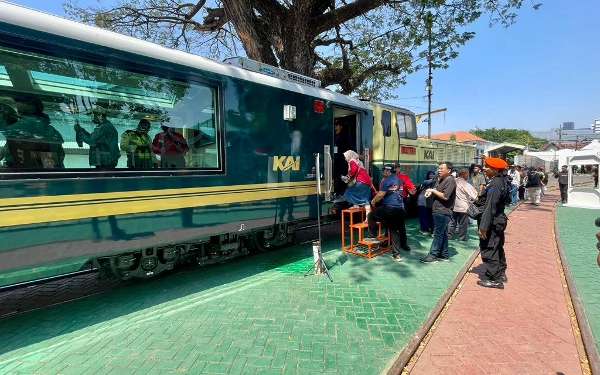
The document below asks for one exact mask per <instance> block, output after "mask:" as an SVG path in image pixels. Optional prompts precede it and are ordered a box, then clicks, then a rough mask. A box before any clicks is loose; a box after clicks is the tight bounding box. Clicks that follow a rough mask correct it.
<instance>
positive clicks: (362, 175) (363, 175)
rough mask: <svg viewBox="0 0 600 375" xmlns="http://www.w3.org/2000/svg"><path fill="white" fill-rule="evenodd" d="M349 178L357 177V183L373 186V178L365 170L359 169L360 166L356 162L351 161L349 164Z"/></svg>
mask: <svg viewBox="0 0 600 375" xmlns="http://www.w3.org/2000/svg"><path fill="white" fill-rule="evenodd" d="M348 169H349V170H348V177H350V178H352V177H354V175H356V174H357V173H358V175H356V181H360V182H362V183H363V184H367V185H371V177H369V174H368V173H367V171H366V170H365V169H364V168H359V166H358V164H356V162H355V161H354V160H350V162H349V163H348Z"/></svg>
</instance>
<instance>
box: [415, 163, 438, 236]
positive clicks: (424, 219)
mask: <svg viewBox="0 0 600 375" xmlns="http://www.w3.org/2000/svg"><path fill="white" fill-rule="evenodd" d="M434 184H435V172H434V171H427V174H426V175H425V180H424V181H423V182H422V183H421V186H420V187H419V196H418V197H417V206H418V209H419V224H420V226H421V228H420V229H419V232H421V234H427V235H429V234H431V233H433V214H432V212H431V205H430V204H428V202H427V198H426V197H425V191H426V190H427V189H428V188H430V187H433V185H434Z"/></svg>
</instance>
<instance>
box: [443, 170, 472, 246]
mask: <svg viewBox="0 0 600 375" xmlns="http://www.w3.org/2000/svg"><path fill="white" fill-rule="evenodd" d="M467 178H469V170H468V169H467V168H461V169H460V170H459V171H458V176H457V177H456V201H455V202H454V209H453V210H452V211H453V213H452V218H451V220H450V223H448V238H452V237H454V233H455V231H457V232H458V241H460V242H463V241H466V240H467V227H468V226H469V217H468V216H467V208H468V207H469V202H471V201H472V200H473V199H475V198H477V191H476V190H475V188H474V187H473V185H471V184H469V183H468V182H467V181H466V179H467Z"/></svg>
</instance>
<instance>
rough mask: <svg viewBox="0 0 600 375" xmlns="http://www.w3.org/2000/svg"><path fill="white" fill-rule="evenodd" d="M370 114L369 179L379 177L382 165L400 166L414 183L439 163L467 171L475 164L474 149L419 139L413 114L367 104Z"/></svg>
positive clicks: (450, 143) (382, 105) (461, 145)
mask: <svg viewBox="0 0 600 375" xmlns="http://www.w3.org/2000/svg"><path fill="white" fill-rule="evenodd" d="M367 105H368V106H369V108H371V110H372V111H373V132H372V133H373V144H372V151H371V154H372V156H371V161H372V166H373V168H372V169H371V175H372V176H373V177H374V179H375V180H376V181H378V178H380V177H381V172H380V169H381V167H382V166H383V165H384V164H388V163H393V164H397V165H399V166H400V172H403V173H406V174H407V175H409V177H410V178H411V180H412V181H413V182H415V183H420V182H422V180H423V178H424V176H425V174H426V172H427V171H429V170H437V165H438V163H441V162H444V161H449V162H452V163H453V164H454V166H455V167H457V168H458V167H463V166H464V167H470V165H471V163H473V161H474V160H475V146H473V145H469V144H461V143H457V142H452V141H442V140H436V139H429V138H423V137H419V136H418V132H417V124H416V122H415V114H414V113H413V112H411V111H409V110H407V109H405V108H401V107H397V106H392V105H389V104H385V103H377V102H367Z"/></svg>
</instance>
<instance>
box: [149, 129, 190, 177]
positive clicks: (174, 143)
mask: <svg viewBox="0 0 600 375" xmlns="http://www.w3.org/2000/svg"><path fill="white" fill-rule="evenodd" d="M161 129H162V130H163V131H162V132H160V133H158V134H156V135H155V136H154V140H153V141H152V151H153V152H154V153H155V154H156V155H159V156H160V165H161V168H185V154H187V152H188V150H189V147H188V144H187V142H186V140H185V138H184V137H183V135H182V134H180V133H177V132H176V131H175V130H174V129H173V128H170V127H168V126H165V125H162V126H161Z"/></svg>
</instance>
